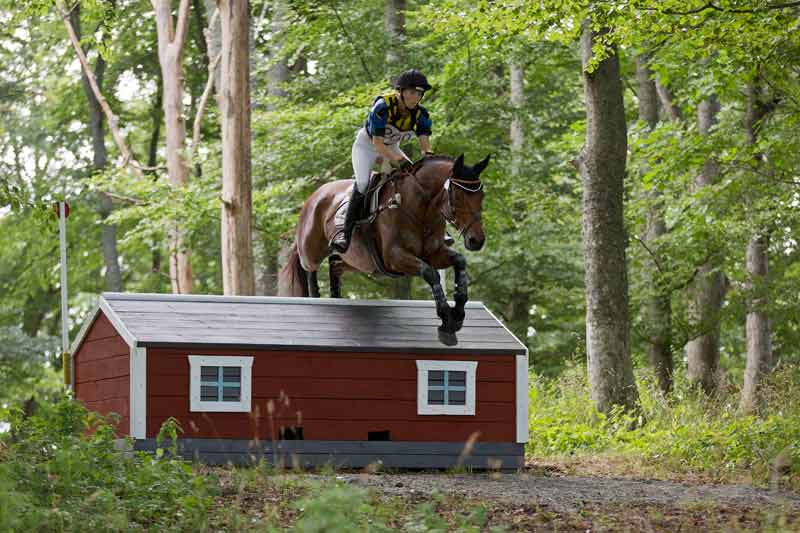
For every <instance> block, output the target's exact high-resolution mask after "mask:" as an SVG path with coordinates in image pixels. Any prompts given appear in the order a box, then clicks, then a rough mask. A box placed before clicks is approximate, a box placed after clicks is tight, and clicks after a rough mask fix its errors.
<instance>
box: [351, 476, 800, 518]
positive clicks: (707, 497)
mask: <svg viewBox="0 0 800 533" xmlns="http://www.w3.org/2000/svg"><path fill="white" fill-rule="evenodd" d="M336 477H337V479H340V480H343V481H346V482H348V483H352V484H354V485H360V486H365V487H373V488H376V489H378V490H380V491H382V492H384V493H386V494H390V495H395V496H409V495H425V496H426V495H429V494H431V493H432V492H434V491H439V492H442V493H446V494H453V495H458V496H462V497H465V498H469V499H479V500H483V499H489V500H495V501H499V502H504V503H509V504H514V505H525V506H539V507H547V508H549V509H551V510H553V511H556V512H574V511H576V510H579V509H581V508H583V507H584V506H587V505H588V506H596V505H609V504H611V505H626V504H630V505H632V506H638V505H654V506H666V507H681V506H704V505H710V506H725V507H738V508H749V509H767V508H774V509H776V510H777V509H781V510H784V511H786V512H791V513H797V512H800V494H795V493H791V492H781V491H772V490H766V489H759V488H754V487H751V486H747V485H689V484H682V483H676V482H672V481H660V480H630V479H619V478H617V479H614V478H605V477H604V478H594V477H579V476H562V477H543V476H540V475H530V474H524V473H523V474H419V473H415V474H339V475H337V476H336Z"/></svg>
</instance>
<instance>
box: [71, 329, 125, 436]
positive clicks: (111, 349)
mask: <svg viewBox="0 0 800 533" xmlns="http://www.w3.org/2000/svg"><path fill="white" fill-rule="evenodd" d="M129 395H130V348H129V347H128V345H127V344H126V343H125V341H124V340H123V339H122V337H120V336H119V334H118V333H117V332H116V330H115V329H114V326H112V325H111V322H109V320H108V318H106V316H105V315H104V314H103V313H100V315H98V317H97V320H95V321H94V324H92V325H91V326H90V327H89V331H88V332H87V334H86V338H85V339H84V341H83V344H82V345H81V347H80V348H79V349H78V352H77V353H76V354H75V398H77V399H78V400H80V401H81V402H83V404H84V405H85V406H86V407H87V408H88V409H90V410H92V411H96V412H98V413H100V414H102V415H107V414H109V413H112V412H113V413H117V414H118V415H120V416H121V418H120V420H119V423H118V424H117V426H116V429H117V434H118V435H127V434H128V433H129V429H130V418H129V415H130V409H129V405H130V403H129V398H128V397H129Z"/></svg>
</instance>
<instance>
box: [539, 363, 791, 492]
mask: <svg viewBox="0 0 800 533" xmlns="http://www.w3.org/2000/svg"><path fill="white" fill-rule="evenodd" d="M798 378H800V367H798V366H797V365H794V366H788V367H785V368H781V369H779V370H777V371H776V372H775V373H774V374H773V375H771V376H770V378H769V380H768V383H767V385H766V393H765V397H766V399H765V403H764V405H763V413H764V414H763V415H761V416H755V415H748V416H745V415H741V414H739V413H738V411H737V409H738V394H737V393H738V390H731V391H728V392H723V393H720V394H719V395H718V397H716V398H712V399H709V398H707V397H705V396H704V395H702V394H701V393H699V392H698V391H697V390H696V389H694V388H693V387H691V386H690V384H689V383H688V382H687V381H686V380H685V379H684V378H683V376H681V375H680V374H679V375H678V376H677V382H676V387H675V390H674V391H673V393H672V395H671V396H670V398H669V400H666V399H665V398H664V396H663V395H662V394H661V392H660V391H659V390H658V386H657V384H656V382H655V380H654V379H653V378H652V377H651V376H650V375H649V374H643V375H642V376H641V377H640V379H639V380H638V385H639V395H640V399H641V412H640V413H639V414H624V413H622V412H621V411H615V412H614V413H612V414H611V415H610V416H608V417H606V416H604V415H602V414H598V413H596V411H595V410H594V407H593V404H592V402H591V399H590V398H589V396H588V394H587V389H588V387H587V384H586V373H585V370H584V369H582V368H580V367H577V366H574V367H572V368H571V369H569V370H568V371H566V372H565V373H564V374H562V376H561V377H560V378H559V379H557V380H546V379H542V378H539V377H536V376H532V385H531V390H530V398H531V417H530V440H529V443H528V446H527V451H528V452H529V453H530V454H532V455H533V456H534V457H548V456H562V455H581V454H585V455H593V454H597V453H612V454H619V455H622V456H627V457H630V458H635V459H637V460H640V461H642V462H643V463H645V464H648V465H650V466H653V467H656V468H657V469H659V470H661V471H664V472H674V473H682V474H689V473H701V474H704V475H706V476H710V477H713V478H715V479H717V480H720V481H726V480H733V479H738V477H739V476H741V475H742V474H743V473H745V472H746V473H748V474H749V475H752V478H753V480H754V481H755V482H757V483H762V484H763V483H766V482H767V481H770V479H771V476H772V474H773V462H774V461H775V459H776V457H777V456H778V455H780V454H786V455H788V456H789V458H790V459H789V460H790V473H789V476H790V479H793V480H795V481H794V482H796V481H797V480H798V479H800V478H799V477H798V476H800V450H798V446H797V443H798V442H800V408H798V405H800V402H798V398H800V386H799V385H798V383H800V380H799V379H798Z"/></svg>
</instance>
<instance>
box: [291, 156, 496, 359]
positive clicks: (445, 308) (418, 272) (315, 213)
mask: <svg viewBox="0 0 800 533" xmlns="http://www.w3.org/2000/svg"><path fill="white" fill-rule="evenodd" d="M488 164H489V156H486V158H485V159H484V160H482V161H480V162H479V163H477V164H476V165H475V166H468V165H465V164H464V156H463V154H462V155H460V156H459V157H458V158H457V159H455V160H453V159H452V158H450V157H447V156H428V157H425V158H423V159H421V160H419V161H417V162H416V163H414V164H413V165H412V166H411V168H410V169H409V170H408V171H406V172H403V171H395V172H394V173H393V174H391V175H390V176H389V177H388V178H387V179H386V181H385V184H384V185H383V187H382V188H381V189H380V191H379V199H378V210H377V215H376V216H375V217H374V219H371V222H363V221H362V223H360V224H359V225H357V226H356V228H355V230H354V231H353V237H352V239H351V242H350V247H349V248H348V249H347V252H345V253H344V254H338V253H333V252H332V250H331V248H330V246H329V242H330V240H331V237H332V236H333V235H334V234H335V232H336V231H337V228H336V224H335V220H334V217H335V215H336V212H337V210H338V209H339V208H340V206H341V205H342V204H343V203H344V202H346V201H348V199H349V198H350V191H351V187H352V186H353V180H338V181H333V182H330V183H326V184H324V185H322V186H321V187H320V188H318V189H317V190H316V191H314V192H313V193H312V194H311V196H310V197H309V198H308V200H306V202H305V204H303V208H302V209H301V210H300V216H299V219H298V222H297V229H296V232H295V241H294V243H293V244H292V247H291V249H290V252H289V257H288V260H287V262H286V264H285V265H284V267H283V268H282V269H281V272H280V274H279V277H278V287H279V289H278V290H279V292H278V293H279V294H280V295H282V296H309V295H310V296H314V297H319V286H318V284H317V271H318V270H319V268H320V265H321V264H322V262H323V261H324V260H325V258H326V257H328V258H329V267H330V268H329V270H330V287H331V297H333V298H339V297H341V284H340V278H341V275H342V274H343V273H344V272H346V271H360V272H366V273H371V274H376V273H383V274H389V275H393V276H421V277H422V278H423V279H424V280H425V281H426V282H427V283H428V285H430V288H431V293H432V295H433V299H434V300H435V302H436V314H437V315H438V317H439V318H440V319H441V320H442V325H441V326H439V328H438V331H439V339H440V340H441V341H442V342H443V343H445V344H447V345H453V344H455V343H456V342H457V339H456V335H455V333H456V332H457V331H458V330H460V329H461V327H462V325H463V322H464V305H465V304H466V303H467V299H468V295H467V286H468V284H469V280H468V277H467V272H466V266H467V261H466V259H465V258H464V256H463V255H461V254H459V253H458V252H456V251H455V250H452V249H450V248H449V247H448V246H447V245H446V244H445V225H446V223H448V222H449V223H450V224H452V225H453V226H455V228H456V229H457V230H458V231H459V232H460V236H462V237H463V239H464V246H465V247H466V248H467V250H470V251H478V250H480V249H481V248H482V247H483V244H484V241H485V239H486V237H485V234H484V231H483V222H482V219H481V209H482V202H483V196H484V191H483V184H482V183H481V181H480V174H481V172H483V170H484V169H485V168H486V165H488ZM370 237H372V240H370ZM371 250H372V251H374V252H375V253H374V254H373V253H371ZM376 256H379V257H376ZM381 262H382V263H383V264H382V265H381V264H380V263H381ZM449 267H453V270H454V272H455V283H454V285H455V287H454V288H455V291H454V294H453V296H454V298H453V299H454V301H455V306H454V307H452V308H451V307H450V306H449V304H448V303H447V299H446V298H445V295H444V291H443V290H442V286H441V280H440V276H439V272H438V271H437V269H443V268H449Z"/></svg>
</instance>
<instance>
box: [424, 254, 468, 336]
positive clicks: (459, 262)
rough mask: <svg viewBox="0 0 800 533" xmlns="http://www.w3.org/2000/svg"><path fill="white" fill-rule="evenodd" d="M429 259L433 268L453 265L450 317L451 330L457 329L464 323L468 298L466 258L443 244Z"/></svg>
mask: <svg viewBox="0 0 800 533" xmlns="http://www.w3.org/2000/svg"><path fill="white" fill-rule="evenodd" d="M429 259H430V261H431V264H432V265H433V266H434V267H435V268H448V267H453V272H454V273H455V282H454V284H453V285H454V288H455V290H454V294H453V299H454V300H455V302H456V305H455V307H453V308H452V310H451V317H452V321H453V322H452V325H453V331H459V330H460V329H461V327H462V326H463V325H464V316H465V312H464V307H465V306H466V304H467V300H469V296H468V294H467V287H468V286H469V277H468V276H467V260H466V258H465V257H464V256H463V255H461V254H460V253H458V252H456V251H455V250H451V249H450V248H447V247H445V246H443V247H442V248H440V249H439V250H437V251H436V253H435V254H433V255H432V256H431V257H430V258H429Z"/></svg>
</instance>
